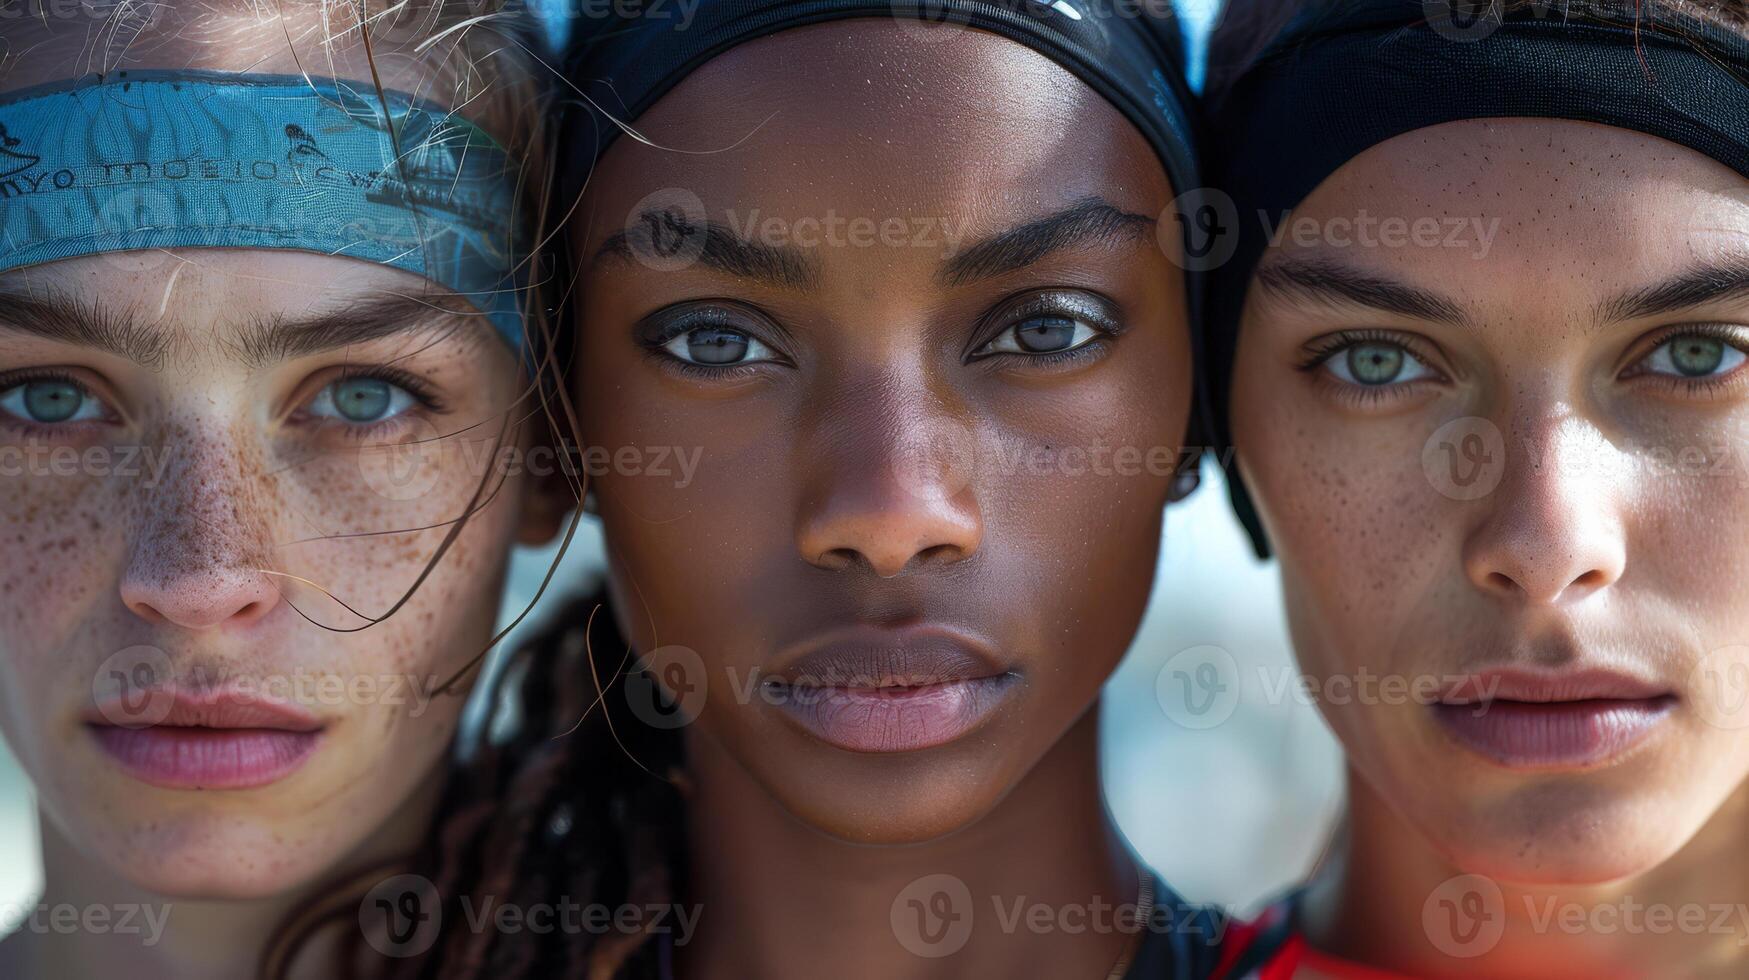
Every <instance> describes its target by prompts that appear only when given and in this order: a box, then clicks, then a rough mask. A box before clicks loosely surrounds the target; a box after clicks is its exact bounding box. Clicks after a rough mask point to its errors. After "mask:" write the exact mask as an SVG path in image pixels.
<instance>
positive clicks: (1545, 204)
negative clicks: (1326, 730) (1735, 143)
mask: <svg viewBox="0 0 1749 980" xmlns="http://www.w3.org/2000/svg"><path fill="white" fill-rule="evenodd" d="M1363 211H1364V212H1366V213H1368V214H1370V215H1372V216H1373V217H1374V218H1375V219H1376V218H1378V217H1380V216H1395V217H1398V218H1405V219H1408V220H1409V221H1414V220H1416V219H1420V218H1434V219H1440V220H1442V221H1443V220H1444V219H1448V218H1453V217H1456V218H1464V219H1477V218H1479V219H1480V226H1482V227H1488V226H1492V225H1494V224H1495V223H1497V225H1498V233H1497V236H1496V237H1495V239H1494V241H1493V242H1492V244H1491V246H1489V247H1488V248H1486V249H1481V248H1477V247H1475V246H1476V244H1477V242H1474V241H1472V242H1471V243H1470V245H1469V246H1455V247H1444V246H1423V247H1415V246H1400V247H1383V246H1378V247H1359V246H1354V245H1349V246H1346V247H1341V246H1336V245H1333V244H1332V243H1331V242H1330V241H1328V240H1325V239H1323V238H1321V237H1320V236H1317V235H1312V236H1310V237H1309V238H1308V239H1305V240H1295V239H1294V238H1293V237H1292V236H1289V237H1287V238H1284V240H1283V243H1282V244H1281V245H1280V246H1279V247H1276V248H1272V249H1271V250H1270V253H1269V254H1268V255H1267V257H1266V258H1265V260H1264V262H1263V263H1262V265H1260V267H1259V273H1258V276H1257V277H1256V278H1255V279H1254V280H1253V284H1252V288H1251V293H1250V296H1249V299H1248V303H1247V306H1246V311H1245V316H1244V323H1243V327H1242V330H1241V338H1240V350H1239V356H1238V366H1237V369H1236V372H1235V378H1234V398H1233V414H1232V422H1233V426H1234V433H1235V441H1236V442H1237V445H1238V449H1239V453H1238V458H1239V463H1240V466H1241V469H1242V471H1243V474H1244V477H1245V480H1246V483H1247V485H1248V486H1249V487H1250V489H1251V491H1252V493H1253V494H1254V496H1255V498H1256V500H1257V502H1258V504H1259V507H1260V509H1261V512H1262V514H1263V518H1264V523H1265V525H1266V527H1267V529H1268V532H1269V537H1270V540H1271V542H1272V543H1273V544H1274V547H1275V549H1276V551H1277V553H1278V554H1279V555H1280V561H1281V572H1282V582H1283V590H1284V593H1285V595H1286V601H1287V611H1288V618H1289V623H1290V627H1291V629H1292V634H1293V638H1294V644H1295V649H1296V652H1297V654H1298V657H1299V660H1300V663H1301V665H1302V667H1303V668H1304V670H1305V671H1306V672H1307V674H1309V675H1310V676H1311V678H1312V680H1313V681H1314V682H1315V685H1322V684H1323V683H1325V682H1327V681H1328V680H1329V679H1330V678H1332V677H1343V676H1357V675H1360V674H1363V673H1370V674H1371V675H1373V676H1374V677H1396V678H1400V679H1402V680H1404V681H1406V682H1408V683H1411V684H1412V683H1414V682H1416V681H1417V680H1418V679H1424V680H1425V679H1431V683H1433V684H1435V685H1439V684H1443V683H1445V682H1446V681H1447V680H1448V679H1450V678H1454V677H1458V678H1461V677H1464V676H1468V675H1474V674H1475V673H1477V672H1481V671H1487V670H1495V669H1501V668H1511V669H1516V670H1519V671H1524V672H1529V673H1536V674H1541V675H1543V676H1547V677H1552V678H1571V677H1575V676H1578V675H1579V673H1580V672H1581V671H1584V670H1597V671H1604V672H1608V673H1610V674H1613V675H1615V676H1617V677H1632V678H1634V679H1636V681H1637V682H1639V683H1640V684H1642V685H1643V686H1644V687H1645V689H1646V690H1647V691H1648V692H1655V693H1660V694H1661V695H1662V697H1661V698H1660V700H1659V703H1660V704H1665V705H1668V708H1666V709H1664V711H1665V713H1664V714H1663V715H1662V716H1661V718H1660V720H1658V721H1657V722H1656V723H1655V724H1654V725H1653V727H1652V728H1651V730H1650V732H1649V733H1648V734H1645V735H1644V736H1643V737H1642V738H1640V739H1638V740H1637V741H1635V742H1633V743H1632V744H1631V745H1627V746H1626V747H1625V748H1624V749H1623V750H1621V751H1614V752H1605V753H1602V754H1600V755H1598V756H1597V757H1595V758H1587V759H1586V760H1584V761H1583V762H1572V761H1563V762H1549V761H1547V760H1545V762H1544V763H1543V764H1540V765H1528V764H1513V763H1511V762H1510V761H1508V762H1502V761H1501V760H1500V759H1498V758H1495V757H1491V756H1489V755H1488V754H1487V753H1486V752H1484V751H1477V750H1474V749H1473V748H1472V747H1470V746H1468V745H1467V744H1465V743H1463V742H1462V741H1461V740H1460V739H1457V738H1454V737H1453V736H1452V735H1451V734H1449V733H1448V731H1447V729H1446V728H1445V727H1444V726H1442V725H1441V724H1440V723H1439V722H1438V720H1437V718H1436V711H1435V709H1433V708H1430V707H1429V706H1428V704H1426V703H1424V701H1425V699H1420V700H1418V699H1416V698H1412V697H1411V698H1405V697H1397V698H1394V699H1388V698H1383V697H1381V698H1377V699H1373V700H1371V701H1366V702H1362V701H1359V700H1350V701H1348V702H1345V703H1341V704H1326V705H1324V706H1323V711H1324V715H1325V717H1326V718H1327V719H1328V720H1329V722H1330V724H1331V726H1332V727H1333V728H1334V729H1335V731H1336V733H1337V735H1338V736H1340V738H1341V739H1342V742H1343V745H1344V747H1345V748H1346V750H1347V753H1348V758H1349V762H1350V767H1351V768H1350V778H1349V789H1350V798H1351V805H1350V823H1349V828H1348V834H1347V837H1346V840H1345V842H1344V843H1343V846H1342V849H1341V852H1340V854H1339V856H1338V858H1337V860H1336V861H1335V862H1334V863H1333V867H1332V868H1331V873H1330V874H1329V875H1327V876H1325V877H1324V878H1322V879H1321V880H1320V882H1319V884H1318V885H1317V886H1316V887H1315V888H1314V891H1313V900H1312V902H1311V904H1310V917H1309V921H1308V928H1309V930H1310V933H1311V936H1312V940H1313V945H1315V946H1320V947H1323V948H1327V949H1329V950H1331V951H1333V952H1337V953H1340V954H1345V955H1350V956H1353V957H1355V958H1358V959H1363V960H1365V961H1367V962H1369V963H1374V964H1378V965H1383V966H1388V967H1391V968H1394V969H1397V970H1401V971H1404V972H1408V973H1413V974H1416V975H1474V974H1475V973H1476V972H1477V971H1480V972H1482V973H1485V974H1487V975H1491V976H1526V977H1528V976H1546V975H1551V974H1554V973H1559V974H1562V975H1682V976H1698V975H1738V974H1740V973H1741V970H1742V947H1741V946H1740V945H1739V944H1740V941H1741V940H1742V939H1743V938H1745V935H1746V931H1745V930H1749V922H1746V921H1744V919H1743V917H1742V916H1740V915H1732V916H1729V917H1728V919H1729V923H1728V928H1725V929H1722V930H1721V929H1718V928H1713V927H1712V926H1711V923H1713V922H1714V921H1715V920H1716V918H1717V917H1716V916H1714V915H1711V914H1709V915H1706V916H1705V921H1706V922H1707V923H1708V924H1709V925H1708V928H1706V929H1703V930H1700V931H1698V932H1697V931H1694V930H1682V929H1674V928H1672V929H1669V930H1665V931H1664V932H1662V933H1660V932H1656V931H1653V930H1649V929H1647V928H1644V927H1642V928H1638V929H1635V928H1633V927H1631V926H1623V927H1619V928H1602V929H1600V928H1592V927H1590V926H1586V927H1584V928H1581V929H1579V930H1577V931H1569V930H1566V929H1563V928H1557V927H1554V926H1551V925H1550V924H1549V920H1548V919H1547V917H1546V914H1545V913H1546V912H1547V910H1548V909H1549V908H1550V907H1551V903H1554V906H1557V907H1559V908H1561V909H1565V908H1567V907H1568V906H1569V905H1571V906H1574V907H1577V908H1580V909H1583V910H1585V911H1586V912H1587V913H1589V910H1591V909H1595V908H1601V909H1604V910H1605V914H1606V915H1607V914H1610V913H1609V910H1611V909H1618V910H1619V909H1623V908H1628V907H1631V906H1633V905H1634V904H1636V903H1637V904H1638V905H1639V906H1641V907H1645V906H1655V905H1658V904H1660V903H1662V904H1663V905H1666V906H1668V907H1669V908H1670V909H1673V910H1681V909H1683V908H1685V907H1688V906H1704V907H1705V908H1706V909H1718V908H1723V909H1726V910H1730V909H1732V908H1733V907H1734V903H1737V902H1739V901H1740V900H1741V899H1742V896H1743V895H1744V894H1745V885H1746V884H1749V882H1745V880H1744V879H1745V877H1749V874H1746V872H1745V867H1744V865H1743V862H1742V861H1741V859H1740V856H1741V833H1742V830H1741V828H1742V817H1743V813H1744V809H1743V799H1742V791H1741V789H1740V788H1739V787H1740V785H1741V784H1742V781H1743V778H1744V776H1745V774H1746V773H1749V736H1746V734H1745V732H1746V730H1749V716H1745V715H1744V714H1743V709H1742V696H1743V694H1744V693H1745V691H1746V688H1745V687H1744V686H1743V685H1742V684H1741V683H1740V680H1741V678H1742V677H1743V676H1744V674H1743V673H1742V672H1743V671H1744V669H1745V667H1744V665H1745V658H1746V656H1749V648H1746V647H1744V646H1742V644H1743V643H1744V641H1745V638H1749V607H1746V606H1745V605H1744V603H1743V601H1742V589H1741V583H1742V579H1743V571H1744V566H1745V560H1746V558H1749V531H1746V530H1745V525H1744V524H1743V522H1742V521H1741V520H1740V515H1741V514H1742V513H1743V512H1744V510H1745V508H1746V507H1749V476H1746V474H1749V449H1746V448H1745V447H1746V446H1749V443H1746V442H1745V441H1744V438H1743V435H1744V424H1745V422H1749V397H1746V393H1749V372H1745V371H1744V370H1743V369H1742V360H1743V358H1742V356H1741V352H1740V350H1739V349H1740V348H1749V300H1746V299H1745V294H1744V292H1743V290H1742V289H1741V285H1740V284H1741V282H1742V281H1743V279H1742V271H1741V270H1742V269H1743V263H1744V261H1745V257H1746V256H1749V186H1746V184H1745V181H1744V180H1743V179H1742V178H1741V177H1740V176H1738V175H1737V174H1736V173H1734V172H1732V171H1730V170H1729V169H1727V168H1726V167H1724V166H1723V165H1721V164H1719V163H1717V162H1716V161H1713V160H1712V159H1710V158H1708V157H1705V156H1703V155H1702V154H1699V153H1697V152H1694V151H1691V150H1688V149H1686V148H1683V147H1680V146H1677V145H1675V144H1671V143H1668V142H1665V141H1662V140H1658V139H1655V138H1652V137H1649V136H1644V135H1640V134H1636V133H1632V132H1629V131H1626V130H1620V129H1614V128H1610V127H1604V126H1598V125H1594V124H1589V123H1578V122H1567V121H1553V120H1518V119H1513V120H1492V121H1482V120H1477V121H1467V122H1459V123H1451V124H1447V125H1442V126H1436V127H1432V128H1429V129H1424V130H1420V131H1417V132H1414V133H1410V134H1407V135H1404V136H1400V137H1397V138H1396V139H1393V140H1390V141H1389V142H1386V143H1383V144H1381V145H1379V146H1376V147H1373V148H1372V149H1370V150H1368V151H1367V152H1366V153H1364V154H1362V155H1360V156H1359V157H1357V158H1355V159H1354V160H1352V161H1350V162H1349V163H1348V164H1347V165H1345V166H1344V167H1343V168H1342V169H1341V170H1339V171H1337V172H1336V173H1335V174H1334V175H1332V176H1331V177H1330V178H1329V179H1328V180H1327V181H1325V182H1324V183H1323V184H1322V185H1320V186H1319V188H1318V189H1317V190H1316V191H1315V192H1314V193H1313V194H1312V195H1311V196H1310V197H1308V198H1307V199H1306V201H1305V202H1304V203H1303V204H1302V205H1301V206H1300V207H1299V208H1298V209H1296V212H1295V219H1296V221H1309V222H1311V223H1312V224H1313V225H1314V226H1319V227H1328V226H1329V225H1330V223H1331V222H1333V221H1336V220H1338V219H1342V220H1346V219H1352V218H1354V217H1356V216H1357V215H1359V214H1360V213H1362V212H1363ZM1475 226H1476V225H1474V224H1472V227H1475ZM1706 269H1712V270H1715V271H1714V272H1712V273H1708V274H1705V275H1700V276H1698V277H1697V276H1695V275H1694V274H1695V273H1696V272H1697V271H1699V270H1706ZM1309 272H1310V273H1315V274H1311V275H1309V274H1308V273H1309ZM1685 276H1688V277H1690V278H1689V280H1688V282H1687V287H1686V288H1682V289H1678V288H1673V287H1670V286H1669V284H1671V283H1673V282H1680V281H1681V280H1682V278H1683V277H1685ZM1339 281H1340V282H1345V283H1347V284H1348V288H1346V289H1342V288H1332V287H1331V286H1330V284H1331V283H1334V282H1339ZM1318 282H1322V283H1324V284H1325V285H1324V286H1322V287H1320V286H1318V285H1317V283H1318ZM1357 283H1359V284H1362V286H1363V287H1364V288H1358V289H1357V288H1355V284H1357ZM1387 286H1388V287H1392V288H1385V287H1387ZM1398 287H1400V288H1398ZM1393 288H1394V289H1395V291H1394V292H1393V291H1392V289H1393ZM1697 329H1698V330H1701V331H1711V332H1710V333H1703V334H1701V335H1700V336H1702V337H1703V338H1710V339H1713V340H1721V341H1722V342H1723V344H1724V345H1725V346H1724V347H1723V349H1722V355H1720V356H1719V357H1718V360H1719V362H1720V363H1719V366H1718V368H1717V370H1715V371H1713V372H1711V373H1710V374H1707V375H1705V376H1697V377H1693V378H1690V377H1686V376H1678V375H1676V374H1673V373H1672V372H1671V370H1670V367H1669V364H1670V361H1669V358H1670V356H1671V347H1670V346H1669V344H1670V342H1671V341H1672V340H1673V339H1679V338H1683V337H1693V336H1696V333H1695V331H1696V330H1697ZM1343 331H1358V332H1359V334H1358V339H1359V341H1360V342H1371V343H1375V344H1380V343H1382V344H1384V345H1385V346H1386V347H1388V348H1390V349H1391V350H1393V351H1397V352H1406V353H1407V354H1408V355H1409V356H1410V357H1411V358H1412V359H1413V362H1414V365H1419V367H1416V366H1414V365H1408V362H1404V363H1405V364H1406V365H1408V366H1405V367H1404V368H1402V369H1401V370H1400V371H1399V373H1398V374H1397V375H1395V376H1394V377H1395V379H1394V380H1393V379H1392V378H1391V377H1387V378H1386V381H1387V382H1388V383H1384V384H1375V385H1374V386H1373V387H1371V388H1367V387H1366V386H1364V385H1360V384H1356V383H1354V382H1352V381H1348V380H1345V379H1344V378H1343V377H1341V376H1340V372H1341V371H1342V370H1347V369H1346V368H1343V367H1341V365H1345V364H1347V363H1348V362H1347V361H1346V360H1345V358H1346V357H1347V355H1346V353H1345V350H1342V349H1339V347H1340V345H1341V344H1342V343H1346V342H1349V341H1352V340H1354V339H1355V337H1356V335H1354V334H1350V335H1348V340H1347V341H1343V340H1338V341H1337V342H1336V343H1335V344H1332V343H1331V342H1330V338H1332V337H1338V338H1340V337H1342V336H1343V333H1342V332H1343ZM1714 353H1715V354H1718V353H1719V352H1718V351H1715V352H1714ZM1325 354H1329V355H1331V357H1330V360H1329V361H1327V362H1325V363H1324V364H1321V365H1320V364H1317V363H1314V362H1316V360H1317V358H1318V357H1319V356H1321V355H1325ZM1382 356H1384V357H1386V358H1387V359H1391V358H1396V357H1397V356H1398V354H1397V353H1386V354H1384V355H1382ZM1660 357H1661V358H1662V360H1659V358H1660ZM1362 361H1363V362H1364V358H1363V359H1362ZM1332 365H1336V366H1337V367H1336V368H1334V369H1333V367H1332ZM1362 366H1363V368H1364V366H1365V365H1364V363H1363V364H1362ZM1702 366H1704V365H1702ZM1349 376H1350V377H1351V378H1356V377H1358V376H1357V375H1354V374H1353V372H1352V371H1349ZM1466 419H1467V420H1469V421H1462V420H1466ZM1451 426H1455V427H1456V428H1451ZM1472 435H1473V436H1476V437H1477V438H1476V439H1475V440H1468V439H1467V437H1468V436H1472ZM1448 442H1449V443H1450V444H1451V445H1452V446H1453V447H1455V451H1456V456H1455V458H1454V455H1453V452H1452V451H1448V450H1446V449H1445V446H1444V445H1443V443H1448ZM1435 696H1437V695H1435ZM1465 873H1468V874H1478V875H1485V876H1488V877H1489V878H1490V879H1493V880H1494V881H1495V882H1496V883H1498V885H1499V886H1500V888H1501V889H1502V892H1501V893H1500V894H1501V898H1500V899H1499V902H1500V903H1501V904H1500V905H1499V908H1501V910H1502V911H1503V913H1504V917H1503V919H1501V921H1502V922H1504V932H1503V935H1502V936H1501V937H1500V938H1499V939H1498V941H1496V942H1495V943H1494V944H1492V945H1491V946H1488V947H1487V948H1485V949H1483V950H1481V951H1480V955H1477V956H1476V957H1475V958H1469V959H1460V958H1455V957H1453V956H1449V955H1446V953H1443V952H1441V951H1440V950H1439V949H1438V948H1437V946H1438V940H1437V938H1435V937H1433V936H1432V935H1431V934H1430V931H1429V930H1432V931H1435V932H1436V931H1437V929H1434V927H1432V926H1429V927H1427V928H1423V925H1422V918H1421V917H1422V910H1423V908H1424V907H1428V908H1434V907H1435V906H1437V904H1438V900H1439V897H1440V893H1438V889H1440V888H1441V887H1442V885H1445V886H1446V887H1447V888H1448V890H1449V888H1450V887H1451V886H1449V885H1446V883H1448V882H1449V881H1450V880H1451V879H1452V878H1453V877H1454V876H1457V875H1460V874H1465ZM1490 900H1491V901H1492V899H1490ZM1491 907H1492V906H1491ZM1737 907H1740V906H1737ZM1533 911H1534V914H1533ZM1430 915H1435V918H1432V919H1429V920H1428V921H1429V922H1437V921H1440V920H1438V919H1437V915H1436V914H1435V913H1430ZM1539 916H1542V918H1541V919H1540V920H1539V918H1538V917H1539ZM1539 921H1540V922H1541V925H1540V926H1539V925H1538V922H1539ZM1585 921H1586V922H1588V923H1589V922H1592V921H1599V920H1592V919H1589V918H1588V919H1586V920H1585ZM1641 921H1644V920H1641Z"/></svg>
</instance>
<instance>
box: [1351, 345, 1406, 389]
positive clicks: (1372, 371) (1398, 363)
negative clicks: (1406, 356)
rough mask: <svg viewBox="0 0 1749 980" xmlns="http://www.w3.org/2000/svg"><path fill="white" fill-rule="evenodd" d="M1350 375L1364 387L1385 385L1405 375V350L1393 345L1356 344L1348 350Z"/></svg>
mask: <svg viewBox="0 0 1749 980" xmlns="http://www.w3.org/2000/svg"><path fill="white" fill-rule="evenodd" d="M1346 357H1347V360H1348V373H1349V374H1351V375H1353V376H1354V380H1356V381H1358V382H1360V383H1361V384H1363V385H1384V384H1390V383H1391V382H1393V381H1395V380H1397V375H1399V374H1401V373H1403V348H1401V347H1397V346H1394V345H1391V344H1356V345H1354V346H1353V347H1350V348H1348V353H1347V355H1346Z"/></svg>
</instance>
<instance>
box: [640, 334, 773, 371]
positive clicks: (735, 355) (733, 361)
mask: <svg viewBox="0 0 1749 980" xmlns="http://www.w3.org/2000/svg"><path fill="white" fill-rule="evenodd" d="M662 349H663V350H665V351H667V352H668V353H670V354H672V355H674V356H675V357H676V358H678V359H680V360H682V361H685V362H686V363H688V364H699V365H703V366H705V367H734V366H736V365H740V364H757V363H759V362H761V361H773V360H776V359H777V358H776V355H775V353H774V352H773V351H772V349H771V348H770V347H767V346H766V345H765V344H762V343H760V342H759V341H758V340H757V339H755V338H754V337H753V336H752V335H750V334H747V333H743V332H742V331H740V330H735V329H732V328H729V327H697V328H695V329H692V330H688V331H687V332H685V333H683V334H679V335H677V336H675V338H674V339H673V340H670V341H668V342H667V343H665V344H663V345H662Z"/></svg>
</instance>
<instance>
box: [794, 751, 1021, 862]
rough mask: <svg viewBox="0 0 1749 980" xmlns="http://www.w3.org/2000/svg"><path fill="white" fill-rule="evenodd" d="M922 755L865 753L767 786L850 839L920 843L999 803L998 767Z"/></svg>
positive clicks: (816, 823) (818, 825)
mask: <svg viewBox="0 0 1749 980" xmlns="http://www.w3.org/2000/svg"><path fill="white" fill-rule="evenodd" d="M931 751H932V752H933V751H938V750H931ZM927 754H928V753H906V754H905V755H894V756H885V757H881V756H866V757H864V758H862V759H853V760H851V761H849V762H846V763H841V764H839V765H836V766H833V767H831V768H828V769H823V770H820V771H822V772H826V773H830V774H831V775H830V776H829V778H828V779H827V780H822V781H819V782H811V783H808V784H805V785H799V786H797V785H772V784H769V783H768V784H767V788H768V789H769V790H771V791H772V794H773V796H775V797H776V798H777V800H778V802H779V803H780V804H782V806H783V807H784V809H786V810H788V811H789V812H790V813H791V814H792V815H793V816H795V817H796V818H797V819H799V820H801V821H802V822H803V823H805V824H807V825H808V826H810V827H813V828H814V829H815V830H817V831H819V832H821V833H823V834H826V835H828V836H830V837H835V838H837V839H839V840H842V841H847V842H850V843H854V844H883V845H904V844H923V843H927V842H929V841H932V840H935V839H937V838H940V837H946V836H948V835H949V834H953V833H955V832H957V831H959V830H962V829H964V828H966V827H969V826H971V825H972V824H975V823H977V822H978V821H979V820H981V819H983V818H984V817H985V815H987V814H988V813H989V812H990V811H991V810H992V809H994V808H995V807H996V804H997V803H999V802H1001V800H1002V797H1003V796H1004V795H1005V791H1006V788H1007V787H1006V786H1004V785H1001V784H1000V783H999V781H998V777H997V771H998V767H996V766H994V765H986V766H983V767H980V768H973V767H970V766H969V765H967V764H965V763H964V762H962V761H959V760H954V761H950V760H948V759H945V758H942V759H925V758H923V757H922V756H924V755H927ZM968 773H979V774H980V776H979V778H977V779H975V780H974V779H972V778H968V775H967V774H968Z"/></svg>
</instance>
